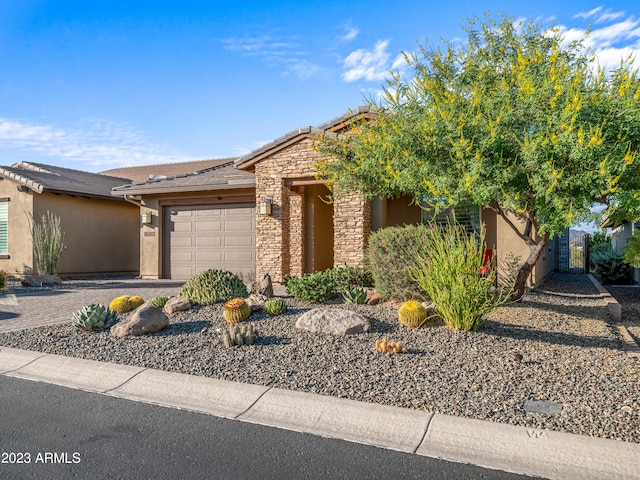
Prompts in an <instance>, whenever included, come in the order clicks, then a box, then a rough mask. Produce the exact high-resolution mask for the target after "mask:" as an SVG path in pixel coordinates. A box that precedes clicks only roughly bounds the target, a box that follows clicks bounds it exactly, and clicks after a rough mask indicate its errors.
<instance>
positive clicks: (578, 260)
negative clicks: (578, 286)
mask: <svg viewBox="0 0 640 480" xmlns="http://www.w3.org/2000/svg"><path fill="white" fill-rule="evenodd" d="M580 233H582V232H580ZM555 241H556V247H557V248H556V265H557V268H558V271H559V272H562V273H589V235H576V234H574V233H572V232H571V231H570V230H569V229H567V230H566V231H565V233H564V235H562V236H561V237H557V238H556V240H555Z"/></svg>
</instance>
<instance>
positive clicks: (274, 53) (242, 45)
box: [222, 35, 319, 80]
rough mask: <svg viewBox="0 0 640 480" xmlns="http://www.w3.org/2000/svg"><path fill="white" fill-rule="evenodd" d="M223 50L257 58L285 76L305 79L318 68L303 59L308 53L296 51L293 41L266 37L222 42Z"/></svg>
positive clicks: (296, 46) (231, 39)
mask: <svg viewBox="0 0 640 480" xmlns="http://www.w3.org/2000/svg"><path fill="white" fill-rule="evenodd" d="M222 43H223V44H224V45H225V47H224V48H225V49H226V50H229V51H231V52H239V53H240V54H241V55H244V56H248V57H258V58H260V59H261V60H262V61H264V62H265V63H266V64H267V65H270V66H276V67H280V68H282V69H283V73H284V74H285V75H295V76H297V77H298V78H300V79H303V80H304V79H307V78H309V77H311V76H312V75H314V74H315V73H316V72H318V71H319V67H318V66H317V65H315V64H313V63H311V62H310V61H308V60H305V59H304V57H306V56H308V55H309V53H308V52H306V51H304V50H299V49H298V44H297V42H296V41H295V40H294V39H284V40H283V39H278V38H273V37H271V36H268V35H262V36H256V37H242V38H226V39H224V40H222Z"/></svg>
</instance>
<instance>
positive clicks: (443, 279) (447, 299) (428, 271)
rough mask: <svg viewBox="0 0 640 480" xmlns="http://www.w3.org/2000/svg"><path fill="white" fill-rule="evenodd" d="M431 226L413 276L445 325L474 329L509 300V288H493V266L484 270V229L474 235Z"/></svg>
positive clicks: (454, 227)
mask: <svg viewBox="0 0 640 480" xmlns="http://www.w3.org/2000/svg"><path fill="white" fill-rule="evenodd" d="M433 228H434V230H433V233H434V234H433V235H430V237H429V239H428V241H427V242H426V243H425V245H424V246H423V247H422V248H421V249H419V250H416V263H417V265H418V266H417V267H415V268H414V269H413V270H412V276H413V278H415V280H416V281H417V282H418V284H419V285H420V287H421V288H422V289H424V291H425V292H426V293H427V295H428V296H429V298H430V299H431V301H432V302H433V303H434V304H435V310H436V313H437V314H438V316H439V317H440V318H442V320H443V321H444V322H445V323H446V325H447V326H448V327H450V328H453V329H456V330H463V331H470V330H471V331H473V330H476V329H477V328H478V327H479V326H480V325H481V324H482V322H483V321H484V317H485V316H486V315H488V314H489V313H491V312H492V311H493V310H494V309H495V308H497V307H499V306H500V305H503V304H504V303H505V302H506V301H507V300H508V298H509V296H510V293H511V292H510V289H507V290H496V289H495V288H494V284H495V281H496V271H495V269H489V270H488V271H485V269H483V266H484V249H485V244H484V230H483V231H482V232H481V233H480V235H477V234H475V233H466V232H465V230H464V227H460V226H450V225H447V226H444V227H433Z"/></svg>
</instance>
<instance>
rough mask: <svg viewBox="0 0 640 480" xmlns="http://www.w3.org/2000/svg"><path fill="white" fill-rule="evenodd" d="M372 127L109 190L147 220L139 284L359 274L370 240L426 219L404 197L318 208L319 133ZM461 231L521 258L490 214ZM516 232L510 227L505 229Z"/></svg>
mask: <svg viewBox="0 0 640 480" xmlns="http://www.w3.org/2000/svg"><path fill="white" fill-rule="evenodd" d="M372 118H374V113H373V112H372V111H370V110H369V108H367V107H360V108H358V109H357V110H355V111H353V112H349V113H347V114H345V115H342V116H340V117H338V118H335V119H333V120H331V121H329V122H327V123H325V124H323V125H320V126H318V127H303V128H299V129H297V130H294V131H292V132H289V133H287V134H286V135H284V136H282V137H280V138H278V139H276V140H274V141H272V142H270V143H268V144H266V145H263V146H262V147H260V148H258V149H256V150H254V151H253V152H251V153H249V154H247V155H245V156H243V157H240V158H238V159H235V160H234V161H229V162H228V163H223V164H221V165H218V166H214V167H211V168H207V169H203V170H201V171H198V172H193V173H191V174H188V175H179V176H174V177H167V178H154V179H149V180H147V181H144V182H139V183H134V184H131V185H124V186H121V187H118V188H115V189H114V190H113V194H114V195H116V196H122V197H123V198H125V199H127V200H128V201H130V202H138V204H139V205H140V211H141V213H142V214H145V213H146V214H148V215H147V217H146V218H147V220H148V222H147V223H145V224H144V225H143V226H142V228H141V230H140V244H141V257H140V274H141V276H142V277H144V278H185V279H186V278H189V277H190V276H192V275H195V274H196V273H198V272H200V271H203V270H206V269H207V268H225V269H228V270H231V271H233V272H235V273H237V274H238V275H239V276H240V277H241V278H243V279H245V280H253V279H254V278H255V277H256V275H257V276H258V277H260V276H262V275H263V274H265V273H269V274H270V275H271V278H272V279H273V281H274V282H282V281H283V279H284V276H285V275H302V274H304V273H308V272H314V271H320V270H324V269H326V268H331V267H334V266H335V267H338V266H343V265H362V264H363V263H364V259H365V255H366V246H367V242H368V239H369V235H370V233H371V231H374V230H377V229H379V228H383V227H387V226H392V225H402V224H406V223H420V222H422V221H423V220H425V219H426V218H425V212H424V210H423V209H421V208H420V207H419V206H417V205H414V204H413V202H412V199H411V198H409V197H401V198H395V199H379V198H378V199H373V200H371V201H367V200H365V199H363V198H362V196H361V195H360V194H358V192H336V193H335V195H334V198H333V202H331V203H329V202H327V201H326V197H327V195H328V194H329V190H328V188H327V186H326V184H325V183H326V182H325V181H324V180H322V179H317V178H316V177H315V175H314V165H315V164H316V162H317V161H318V160H319V159H320V154H319V153H318V152H316V151H315V150H314V149H313V148H312V143H313V141H314V139H315V138H316V137H317V135H318V134H319V133H322V132H324V131H327V130H330V131H332V132H335V133H348V132H349V130H350V128H352V126H353V125H354V124H355V123H356V122H359V121H368V120H369V119H372ZM456 216H457V218H458V220H459V221H461V219H462V218H463V217H464V218H465V220H464V221H466V222H469V223H470V225H472V226H476V227H477V228H479V226H480V225H481V224H482V223H484V224H485V225H486V228H487V236H486V240H487V243H488V245H490V246H491V247H495V248H494V250H495V251H496V252H497V254H498V258H500V257H502V256H503V255H505V254H506V253H507V252H512V253H514V254H515V255H520V256H521V257H522V258H525V257H526V256H528V254H529V250H528V248H527V246H526V245H524V242H522V241H521V240H520V238H518V237H517V235H516V234H515V232H513V231H512V230H511V228H510V227H509V226H508V225H507V224H506V222H504V220H502V219H501V218H500V217H498V216H497V215H496V214H495V213H494V212H493V211H492V210H489V209H482V208H480V207H478V206H472V205H467V206H459V207H458V208H457V211H456ZM512 220H513V221H514V222H515V223H516V224H521V225H523V222H522V221H521V220H520V219H518V218H515V217H514V218H513V219H512ZM554 259H555V255H554V253H553V245H552V244H550V245H549V246H548V247H547V251H545V252H544V254H543V255H542V257H541V258H540V260H539V262H538V264H537V265H536V268H535V269H534V271H533V274H532V277H531V283H532V284H535V283H538V282H539V281H540V280H541V279H542V278H544V276H546V275H547V273H549V272H550V271H552V270H553V269H554V266H555V265H554Z"/></svg>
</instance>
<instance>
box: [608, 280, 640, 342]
mask: <svg viewBox="0 0 640 480" xmlns="http://www.w3.org/2000/svg"><path fill="white" fill-rule="evenodd" d="M604 287H605V288H606V289H607V290H608V291H609V293H610V294H611V295H613V298H615V299H616V300H617V301H618V303H619V304H620V306H621V309H622V319H621V323H622V324H623V325H624V326H625V327H627V330H628V331H629V333H630V334H631V336H632V337H633V338H634V340H635V341H636V343H638V344H640V285H624V286H614V285H605V286H604Z"/></svg>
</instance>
